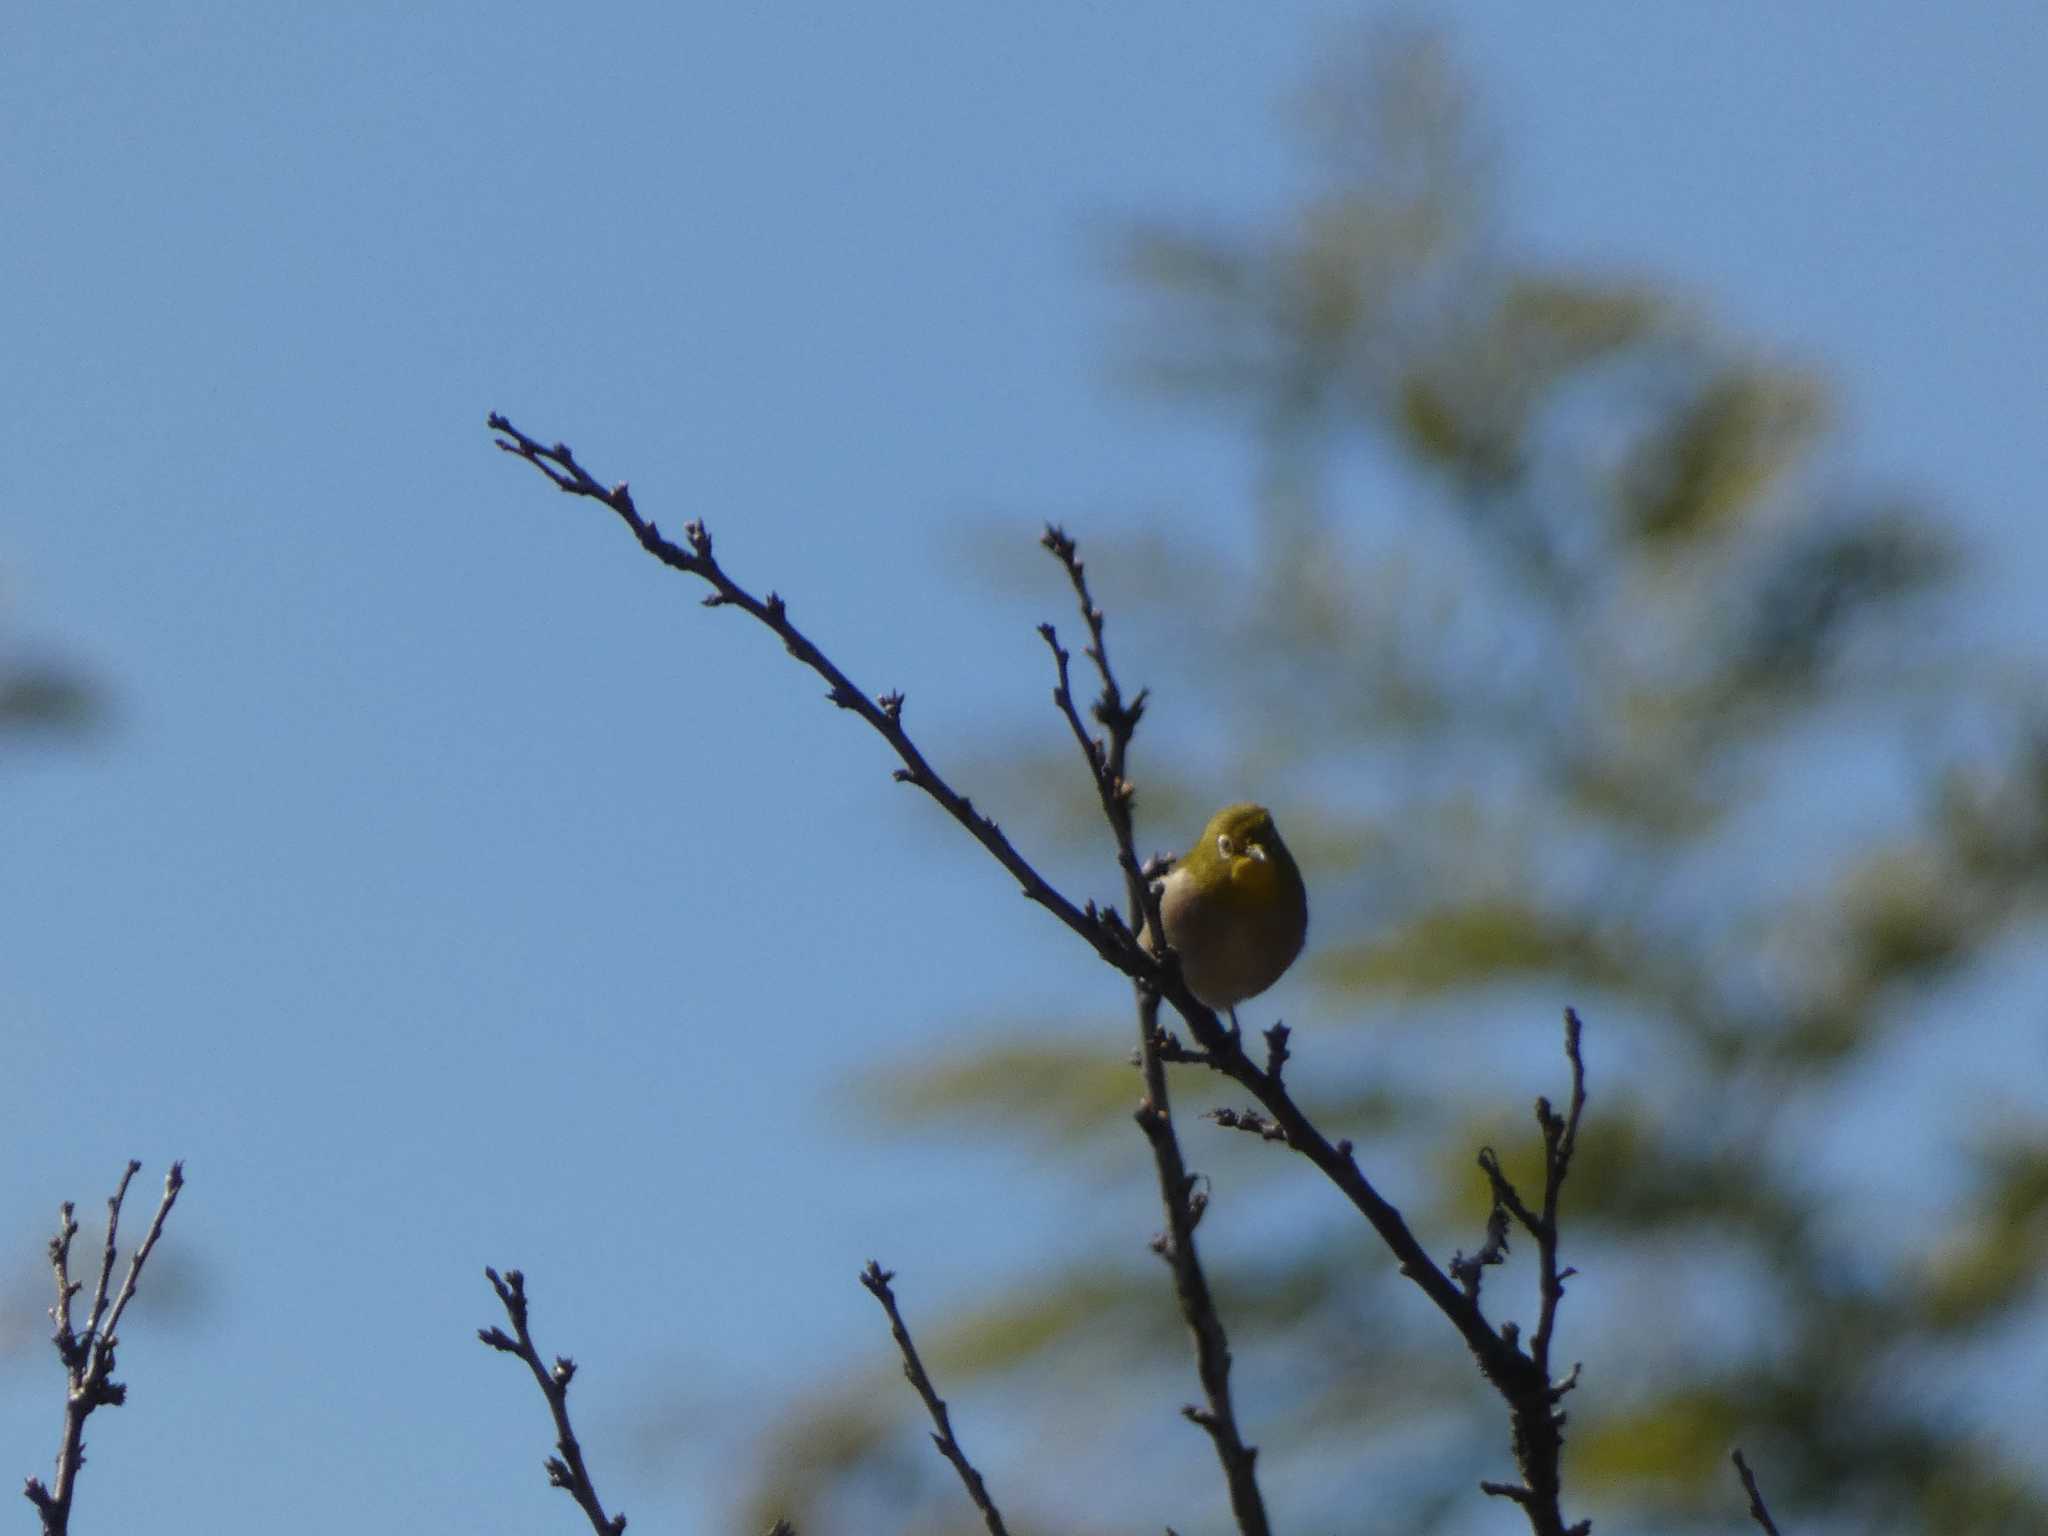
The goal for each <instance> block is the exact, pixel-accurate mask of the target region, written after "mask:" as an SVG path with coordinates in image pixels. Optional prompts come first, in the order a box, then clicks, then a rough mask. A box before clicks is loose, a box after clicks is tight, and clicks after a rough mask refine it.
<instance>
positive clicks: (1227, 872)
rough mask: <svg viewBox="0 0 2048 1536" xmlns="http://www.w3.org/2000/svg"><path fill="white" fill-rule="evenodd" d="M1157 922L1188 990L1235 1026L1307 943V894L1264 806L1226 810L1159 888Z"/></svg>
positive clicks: (1289, 854)
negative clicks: (1240, 1011)
mask: <svg viewBox="0 0 2048 1536" xmlns="http://www.w3.org/2000/svg"><path fill="white" fill-rule="evenodd" d="M1159 919H1160V922H1161V923H1162V924H1163V925H1164V926H1165V928H1166V941H1167V942H1168V943H1169V944H1171V945H1172V946H1173V947H1174V948H1175V949H1176V950H1177V951H1179V953H1180V973H1181V976H1182V977H1183V978H1184V979H1185V980H1186V982H1187V984H1188V990H1189V991H1191V992H1193V993H1194V994H1195V996H1196V997H1198V998H1200V999H1201V1000H1202V1001H1203V1002H1205V1003H1207V1004H1208V1005H1209V1006H1210V1007H1211V1008H1216V1009H1221V1010H1224V1011H1227V1012H1229V1013H1230V1014H1231V1016H1232V1022H1233V1023H1234V1022H1235V1020H1236V1009H1237V1005H1238V1004H1239V1003H1241V1002H1243V1001H1244V1000H1245V999H1246V998H1249V997H1256V996H1258V994H1259V993H1261V992H1263V991H1265V990H1266V988H1268V987H1270V986H1272V985H1273V983H1274V982H1276V981H1278V980H1279V979H1280V975H1281V973H1282V972H1283V971H1285V970H1286V969H1287V967H1288V966H1290V965H1292V964H1293V963H1294V957H1295V956H1296V955H1298V954H1300V953H1301V945H1302V941H1303V940H1304V939H1305V938H1307V936H1308V888H1307V887H1306V886H1304V885H1303V884H1302V883H1301V870H1300V869H1299V868H1297V867H1296V865H1295V862H1294V855H1293V854H1291V853H1289V852H1288V851H1287V845H1286V844H1285V843H1283V842H1282V841H1281V840H1280V829H1279V828H1277V827H1275V826H1274V825H1273V816H1272V813H1271V812H1270V811H1268V810H1267V809H1266V808H1265V807H1264V806H1262V805H1250V804H1244V805H1227V806H1225V807H1224V808H1223V809H1222V810H1220V811H1218V812H1217V813H1216V814H1215V815H1214V816H1211V817H1210V818H1209V824H1208V825H1207V826H1206V827H1204V828H1202V835H1201V836H1200V837H1199V838H1197V839H1196V840H1195V845H1194V846H1193V847H1192V848H1190V849H1188V851H1187V852H1186V853H1184V854H1182V855H1181V856H1180V858H1179V860H1178V861H1177V862H1176V863H1175V864H1174V866H1173V868H1172V869H1171V870H1169V871H1167V874H1166V878H1165V879H1164V880H1163V881H1161V882H1160V886H1159Z"/></svg>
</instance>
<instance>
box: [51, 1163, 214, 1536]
mask: <svg viewBox="0 0 2048 1536" xmlns="http://www.w3.org/2000/svg"><path fill="white" fill-rule="evenodd" d="M141 1169H142V1164H140V1163H138V1162H134V1161H132V1160H131V1161H130V1162H129V1164H128V1166H127V1168H126V1169H125V1170H123V1172H122V1174H121V1182H120V1183H119V1184H118V1185H117V1186H115V1189H114V1193H113V1195H112V1196H111V1197H110V1198H109V1199H108V1200H107V1241H106V1246H105V1248H104V1249H103V1250H102V1252H101V1255H100V1271H99V1283H98V1284H97V1285H96V1286H95V1287H94V1290H93V1298H92V1313H91V1317H90V1319H89V1321H88V1322H87V1323H86V1327H85V1332H84V1333H83V1334H75V1333H73V1332H72V1323H71V1301H72V1298H73V1297H74V1296H76V1295H77V1294H78V1292H79V1288H80V1282H78V1281H74V1280H73V1279H72V1278H71V1240H72V1239H73V1238H75V1237H76V1236H77V1235H78V1222H77V1220H76V1218H75V1212H74V1208H73V1206H72V1204H71V1202H70V1201H68V1200H67V1201H65V1202H64V1204H63V1205H62V1206H61V1207H60V1208H59V1211H58V1217H57V1235H56V1237H54V1238H53V1239H51V1241H50V1268H51V1271H52V1272H53V1273H54V1275H55V1276H56V1281H57V1300H56V1304H55V1305H53V1306H52V1307H51V1308H50V1321H51V1322H53V1323H55V1324H56V1325H57V1329H56V1332H55V1333H54V1334H53V1335H52V1336H51V1342H52V1343H53V1344H55V1345H56V1347H57V1356H58V1358H59V1359H61V1360H62V1361H63V1362H64V1372H65V1375H66V1376H68V1377H69V1378H70V1390H69V1391H68V1392H67V1393H66V1394H65V1402H64V1434H63V1438H62V1440H61V1441H60V1442H59V1444H58V1449H57V1473H56V1481H55V1483H54V1485H53V1486H49V1487H46V1486H44V1484H43V1481H42V1479H41V1478H36V1477H31V1478H29V1479H28V1480H27V1481H26V1482H25V1483H24V1484H23V1485H22V1490H21V1491H22V1494H23V1496H24V1497H25V1498H27V1500H28V1501H29V1502H30V1503H31V1504H33V1505H35V1507H36V1513H37V1514H38V1515H39V1516H40V1517H41V1518H42V1522H43V1536H63V1533H64V1532H66V1531H68V1530H69V1529H70V1526H71V1502H72V1498H73V1496H74V1494H75V1493H76V1492H77V1489H78V1473H79V1469H80V1468H82V1467H83V1466H84V1465H85V1421H86V1420H87V1419H88V1418H90V1417H91V1416H92V1413H93V1410H94V1409H96V1408H99V1407H102V1406H107V1407H115V1408H118V1407H119V1406H120V1405H121V1404H122V1403H124V1402H126V1401H127V1400H128V1388H127V1387H126V1386H124V1385H123V1384H122V1383H120V1382H118V1381H115V1380H114V1351H115V1350H116V1349H117V1348H118V1347H119V1345H120V1342H121V1341H120V1339H119V1337H118V1336H117V1334H116V1331H115V1330H117V1329H118V1328H119V1327H120V1325H121V1316H122V1314H123V1313H124V1312H126V1311H127V1310H128V1303H129V1302H131V1301H133V1300H134V1299H135V1288H136V1286H137V1285H138V1284H140V1283H141V1280H142V1267H143V1265H145V1264H147V1263H148V1262H149V1256H150V1254H151V1253H152V1252H154V1251H155V1249H156V1245H157V1239H158V1238H160V1237H162V1236H163V1231H164V1222H165V1221H166V1220H167V1219H168V1218H169V1216H170V1214H171V1207H172V1206H173V1205H174V1204H176V1203H177V1199H178V1191H179V1190H181V1189H183V1188H184V1187H185V1165H184V1164H183V1163H172V1164H171V1171H170V1172H169V1173H167V1174H165V1175H164V1192H163V1198H162V1199H160V1200H159V1201H158V1202H157V1207H156V1215H155V1217H154V1218H153V1219H152V1220H151V1221H150V1224H149V1231H148V1232H147V1233H146V1234H145V1235H144V1237H143V1239H142V1242H141V1244H140V1246H138V1247H137V1248H136V1250H135V1252H134V1253H133V1254H132V1255H130V1257H129V1260H128V1272H127V1274H126V1276H125V1277H124V1278H123V1280H122V1283H121V1290H120V1293H119V1295H118V1297H117V1298H116V1299H115V1300H114V1301H113V1302H112V1311H111V1312H109V1310H108V1308H109V1303H108V1299H107V1298H108V1293H109V1291H110V1289H111V1287H112V1285H113V1277H114V1262H115V1259H116V1257H117V1253H118V1242H119V1239H118V1233H119V1228H120V1224H121V1207H122V1204H123V1203H124V1202H125V1201H126V1200H127V1198H128V1185H129V1182H130V1181H131V1180H133V1179H134V1177H135V1175H136V1174H137V1173H139V1172H140V1171H141Z"/></svg>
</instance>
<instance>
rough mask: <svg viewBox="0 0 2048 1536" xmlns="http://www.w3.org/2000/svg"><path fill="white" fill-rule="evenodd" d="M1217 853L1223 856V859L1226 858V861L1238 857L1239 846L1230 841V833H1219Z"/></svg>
mask: <svg viewBox="0 0 2048 1536" xmlns="http://www.w3.org/2000/svg"><path fill="white" fill-rule="evenodd" d="M1216 851H1217V852H1218V853H1220V854H1222V855H1223V857H1225V858H1226V859H1234V858H1236V857H1237V844H1235V843H1233V842H1232V841H1231V840H1230V834H1229V833H1228V832H1218V833H1217V834H1216Z"/></svg>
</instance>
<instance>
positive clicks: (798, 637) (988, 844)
mask: <svg viewBox="0 0 2048 1536" xmlns="http://www.w3.org/2000/svg"><path fill="white" fill-rule="evenodd" d="M490 427H491V430H492V431H494V432H496V433H498V434H500V435H499V436H498V438H497V439H496V442H497V445H498V447H499V448H501V449H503V450H504V451H505V452H506V453H509V454H511V455H513V456H514V457H515V458H520V459H524V460H525V461H526V462H527V463H529V464H531V465H532V466H533V467H534V468H535V469H537V470H539V471H540V472H541V473H542V474H544V475H546V476H547V477H548V479H549V480H550V481H552V482H553V483H554V485H555V487H556V488H557V489H558V490H561V491H563V492H564V493H566V494H568V495H571V496H581V497H586V498H588V499H589V500H592V501H595V502H598V503H600V504H602V505H604V506H606V507H609V508H610V509H611V510H612V511H613V512H614V513H615V514H617V516H618V517H619V519H620V520H621V521H622V522H624V523H625V525H626V526H627V527H628V528H630V529H631V530H632V532H633V537H634V538H636V539H638V540H639V542H640V547H641V548H642V549H644V550H646V551H647V552H648V553H649V554H650V555H652V556H654V558H655V559H657V560H659V561H660V562H661V563H662V564H663V565H666V566H667V567H669V568H670V569H671V570H675V571H681V572H682V573H684V574H685V575H689V576H695V577H697V578H698V579H699V580H701V581H703V582H705V583H706V584H708V585H709V586H710V587H711V589H712V591H711V595H710V596H709V597H707V598H705V599H704V601H705V604H706V605H707V606H709V607H713V608H723V607H732V608H739V609H742V610H744V611H745V612H746V613H748V614H750V615H751V616H752V617H753V618H755V619H756V620H758V621H759V622H760V623H761V624H763V625H765V626H766V627H767V628H769V629H770V630H772V631H774V633H775V635H776V637H777V638H778V639H780V640H781V641H782V643H783V646H784V648H785V649H787V650H788V652H789V654H790V655H792V656H794V657H795V658H796V659H797V660H798V661H800V662H802V663H803V664H804V665H805V666H806V667H809V668H810V669H811V670H812V671H813V672H815V673H817V675H818V676H819V677H821V678H823V679H824V680H825V682H826V684H827V685H828V686H827V689H826V694H825V696H826V697H827V698H828V699H830V700H831V701H832V702H833V703H834V704H836V705H838V706H839V708H841V709H844V710H849V711H851V712H852V713H854V714H856V715H858V716H860V718H861V719H862V720H864V721H866V722H867V723H868V725H869V726H870V727H871V728H872V729H873V730H874V731H875V733H876V734H877V735H879V736H880V737H881V738H882V739H883V740H884V741H886V742H887V743H888V744H889V746H890V747H891V748H892V749H893V750H894V752H895V753H896V756H897V757H898V758H899V759H900V760H901V762H902V765H903V766H902V767H900V768H898V769H896V770H895V778H896V779H897V781H898V782H899V783H904V784H914V785H916V786H917V787H918V788H919V789H921V790H923V791H924V792H925V793H926V794H927V795H929V796H930V797H931V798H932V799H933V800H935V801H937V802H938V803H939V805H940V807H941V808H942V809H944V811H945V812H946V814H947V815H949V816H951V817H952V818H953V819H954V820H955V821H957V822H958V823H959V824H960V825H961V826H962V827H964V828H965V829H966V830H967V832H968V833H969V835H970V836H972V837H973V838H974V840H975V841H976V842H978V843H980V844H981V846H982V847H983V848H985V849H986V850H987V851H988V853H989V854H990V856H991V857H993V858H994V859H995V861H996V862H997V863H998V864H1000V865H1002V866H1003V868H1004V869H1006V870H1008V871H1009V873H1010V875H1011V876H1012V878H1014V879H1015V880H1016V881H1017V883H1018V885H1019V886H1021V887H1022V888H1023V892H1024V894H1025V895H1026V896H1027V897H1029V898H1030V899H1031V900H1032V901H1035V902H1037V903H1038V904H1039V905H1040V906H1042V907H1044V908H1045V909H1046V910H1047V911H1048V912H1050V913H1052V914H1053V916H1055V917H1057V918H1058V919H1059V920H1060V921H1061V922H1062V923H1064V924H1066V925H1067V927H1068V928H1070V929H1072V930H1073V931H1074V933H1075V934H1077V935H1079V937H1080V938H1081V939H1082V940H1083V941H1084V942H1085V943H1086V944H1087V945H1088V946H1089V947H1090V948H1091V949H1093V950H1094V951H1095V952H1096V954H1098V955H1099V956H1101V957H1102V959H1103V960H1104V961H1105V962H1107V963H1108V964H1110V965H1112V966H1114V967H1115V968H1116V969H1117V970H1119V971H1122V972H1124V973H1125V974H1126V975H1131V976H1135V975H1139V974H1141V973H1142V972H1143V971H1144V970H1145V969H1146V968H1147V966H1146V963H1145V961H1144V957H1143V956H1142V954H1140V953H1138V952H1137V951H1136V949H1135V946H1134V945H1133V944H1132V943H1131V942H1130V940H1129V938H1128V936H1126V935H1125V934H1124V933H1122V932H1121V931H1120V926H1119V925H1118V924H1116V923H1114V922H1110V921H1106V920H1105V919H1104V918H1103V917H1102V916H1101V915H1099V914H1096V913H1094V912H1084V911H1083V910H1081V909H1080V908H1078V907H1076V906H1075V905H1074V904H1073V903H1072V902H1070V901H1069V900H1067V898H1066V897H1065V896H1062V895H1061V894H1060V893H1059V892H1058V891H1057V890H1055V889H1054V888H1053V886H1052V884H1051V882H1049V881H1048V880H1046V878H1045V877H1044V876H1043V875H1041V874H1039V872H1038V871H1037V870H1036V869H1034V868H1033V867H1032V866H1031V864H1030V862H1029V861H1028V860H1026V859H1025V857H1024V856H1023V855H1022V854H1021V853H1019V852H1018V851H1017V849H1016V847H1015V846H1014V845H1013V844H1012V843H1011V842H1010V840H1009V838H1008V837H1006V836H1005V835H1004V834H1003V830H1002V828H1000V827H998V826H997V825H996V824H995V822H994V821H993V820H991V819H990V818H989V817H987V816H984V815H983V814H981V812H979V811H977V810H975V809H974V805H973V802H972V801H970V800H969V799H968V798H967V797H966V796H965V795H962V794H960V793H959V792H958V791H957V790H955V789H954V788H953V787H952V785H950V784H948V783H947V782H946V780H945V779H944V778H943V777H942V776H941V775H940V774H939V772H938V770H936V769H935V768H933V767H932V765H931V763H930V762H929V761H927V760H926V758H925V755H924V753H923V752H922V751H920V750H919V748H918V746H917V744H916V743H915V742H914V741H913V740H912V739H911V737H910V734H909V733H908V732H907V731H906V730H904V728H903V721H902V714H903V696H902V695H901V694H899V693H890V694H884V695H882V696H881V697H879V698H875V697H870V696H869V694H868V693H867V692H866V691H865V690H863V689H861V688H858V687H856V686H855V685H854V683H853V681H852V680H851V679H850V678H849V677H847V675H846V674H845V673H844V672H842V671H841V670H840V669H839V667H838V666H837V665H836V664H835V663H834V662H833V661H832V660H831V658H829V657H828V656H826V655H825V653H824V652H823V651H821V650H819V649H818V647H817V646H816V645H814V644H813V643H812V642H811V640H810V638H809V637H808V636H806V635H805V634H804V633H803V631H801V630H800V629H798V628H797V627H796V625H794V624H793V623H791V622H790V619H789V609H788V604H787V603H785V602H784V601H783V599H782V598H781V597H779V596H777V595H776V594H775V593H773V592H770V593H769V594H768V595H767V596H766V597H765V598H757V597H755V596H754V595H753V593H751V592H749V591H747V590H746V588H744V587H742V586H741V585H740V584H739V583H738V582H736V581H734V580H733V579H732V578H731V577H730V576H728V575H727V574H726V573H725V568H724V567H723V566H721V565H720V564H719V563H718V560H717V558H716V557H715V556H714V555H713V554H712V549H711V532H710V530H709V529H708V528H706V527H705V526H704V525H703V524H702V523H701V522H696V521H692V522H689V523H686V524H684V525H683V538H684V540H685V544H686V545H687V547H685V546H684V545H682V544H676V543H673V542H671V541H670V540H669V539H667V538H664V537H663V536H662V533H661V530H660V529H659V528H657V527H656V526H655V525H654V523H653V522H651V521H650V520H648V519H646V518H643V517H642V516H641V515H640V511H639V508H638V507H636V506H635V505H634V504H633V493H632V491H631V490H630V489H629V488H628V487H627V485H626V483H625V482H624V481H623V480H622V481H620V482H619V483H618V484H617V485H613V486H610V487H606V486H604V485H601V484H599V483H598V481H597V479H596V477H595V476H593V475H592V474H591V473H590V472H589V471H588V470H586V469H585V468H584V467H583V466H582V465H581V464H579V463H578V462H577V461H576V455H575V454H574V453H573V452H572V451H571V450H570V449H569V447H568V446H567V445H566V444H563V443H557V444H555V445H554V446H553V447H552V448H549V447H544V446H542V445H541V444H540V443H539V442H538V441H536V440H535V439H533V438H530V437H528V436H527V435H526V434H525V433H524V432H521V431H520V430H519V429H518V428H517V427H515V426H513V425H512V423H511V422H509V421H507V420H506V419H505V418H504V417H503V416H501V415H498V414H497V413H496V412H493V413H492V415H491V417H490Z"/></svg>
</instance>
